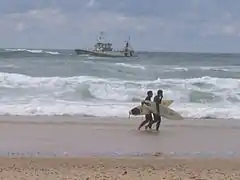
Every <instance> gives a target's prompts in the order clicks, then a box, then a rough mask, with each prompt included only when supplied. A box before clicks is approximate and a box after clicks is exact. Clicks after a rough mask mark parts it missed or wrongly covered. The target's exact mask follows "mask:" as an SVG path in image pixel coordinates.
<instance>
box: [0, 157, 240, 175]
mask: <svg viewBox="0 0 240 180" xmlns="http://www.w3.org/2000/svg"><path fill="white" fill-rule="evenodd" d="M0 179H2V180H17V179H19V180H20V179H21V180H24V179H26V180H28V179H29V180H30V179H31V180H32V179H39V180H48V179H49V180H50V179H51V180H56V179H65V180H66V179H75V180H76V179H83V180H87V179H88V180H91V179H102V180H103V179H105V180H106V179H111V180H115V179H122V180H124V179H125V180H127V179H128V180H137V179H143V180H155V179H156V180H159V179H165V180H166V179H169V180H170V179H175V180H177V179H182V180H188V179H195V180H205V179H216V180H221V179H233V180H237V179H240V160H237V159H235V160H233V159H225V160H224V159H222V160H221V159H156V158H155V159H154V158H143V157H142V158H130V157H128V158H121V159H120V158H118V159H114V158H21V159H12V158H1V159H0Z"/></svg>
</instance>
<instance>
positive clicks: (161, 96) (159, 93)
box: [146, 89, 163, 131]
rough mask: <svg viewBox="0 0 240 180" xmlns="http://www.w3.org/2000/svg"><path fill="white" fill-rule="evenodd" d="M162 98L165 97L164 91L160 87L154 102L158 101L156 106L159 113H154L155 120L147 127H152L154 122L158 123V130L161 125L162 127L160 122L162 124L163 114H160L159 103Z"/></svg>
mask: <svg viewBox="0 0 240 180" xmlns="http://www.w3.org/2000/svg"><path fill="white" fill-rule="evenodd" d="M162 98H163V91H162V90H161V89H160V90H158V91H157V95H156V96H155V97H154V100H153V101H154V102H156V107H157V112H158V114H153V117H154V120H153V121H151V122H149V124H148V126H147V127H146V129H147V128H150V129H151V128H152V125H153V124H154V123H157V125H156V130H157V131H158V130H159V127H160V124H161V121H162V118H161V116H160V115H159V113H160V112H159V104H161V103H162Z"/></svg>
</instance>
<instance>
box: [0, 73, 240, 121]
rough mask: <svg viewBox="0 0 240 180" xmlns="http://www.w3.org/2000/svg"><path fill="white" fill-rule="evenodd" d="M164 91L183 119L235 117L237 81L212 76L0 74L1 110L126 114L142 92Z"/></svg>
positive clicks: (237, 115) (239, 114)
mask: <svg viewBox="0 0 240 180" xmlns="http://www.w3.org/2000/svg"><path fill="white" fill-rule="evenodd" d="M159 88H161V89H163V90H164V98H165V99H173V100H174V103H173V105H172V108H173V109H175V110H177V111H178V112H180V113H182V114H183V116H185V117H195V118H200V117H205V118H208V117H211V118H240V112H239V110H238V109H239V105H240V80H239V79H230V78H228V79H226V78H225V79H223V78H214V77H208V76H206V77H201V78H191V79H156V80H148V81H125V80H121V79H113V78H112V79H104V78H98V77H93V76H74V77H65V78H64V77H31V76H27V75H23V74H10V73H0V90H1V91H0V93H1V97H0V114H12V115H16V114H17V115H63V114H69V115H76V114H81V115H91V116H124V117H127V116H128V110H129V108H131V107H134V106H137V105H138V104H139V102H134V99H143V98H144V97H145V94H146V91H147V90H149V89H151V90H153V91H156V90H157V89H159Z"/></svg>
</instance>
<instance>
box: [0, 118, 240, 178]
mask: <svg viewBox="0 0 240 180" xmlns="http://www.w3.org/2000/svg"><path fill="white" fill-rule="evenodd" d="M140 122H141V118H140V119H130V120H129V119H124V118H94V117H89V118H83V117H77V116H55V117H47V116H35V117H24V116H2V117H0V142H1V147H0V155H1V156H2V157H1V159H0V171H1V172H0V179H10V180H11V179H20V177H24V178H25V179H37V178H38V179H64V178H63V177H68V179H74V178H75V179H88V177H89V179H131V180H134V179H174V177H175V179H179V177H182V179H184V180H185V179H201V178H202V179H204V178H205V179H210V178H211V177H212V179H221V178H222V179H238V178H240V177H239V172H240V171H239V170H240V159H239V157H240V156H239V155H240V143H239V137H240V123H239V120H220V119H218V120H192V119H189V120H181V121H170V120H164V121H163V122H162V125H161V129H160V132H159V133H157V132H154V131H145V130H142V131H138V130H137V127H138V125H139V124H140ZM36 156H38V157H36ZM63 156H64V157H63ZM13 157H15V158H13ZM236 177H237V178H236Z"/></svg>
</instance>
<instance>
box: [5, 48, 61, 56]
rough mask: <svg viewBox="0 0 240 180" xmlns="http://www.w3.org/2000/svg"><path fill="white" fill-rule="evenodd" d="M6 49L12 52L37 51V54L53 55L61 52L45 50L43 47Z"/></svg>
mask: <svg viewBox="0 0 240 180" xmlns="http://www.w3.org/2000/svg"><path fill="white" fill-rule="evenodd" d="M5 51H11V52H29V53H36V54H41V53H45V54H51V55H57V54H60V53H59V52H54V51H45V50H41V49H5Z"/></svg>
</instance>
